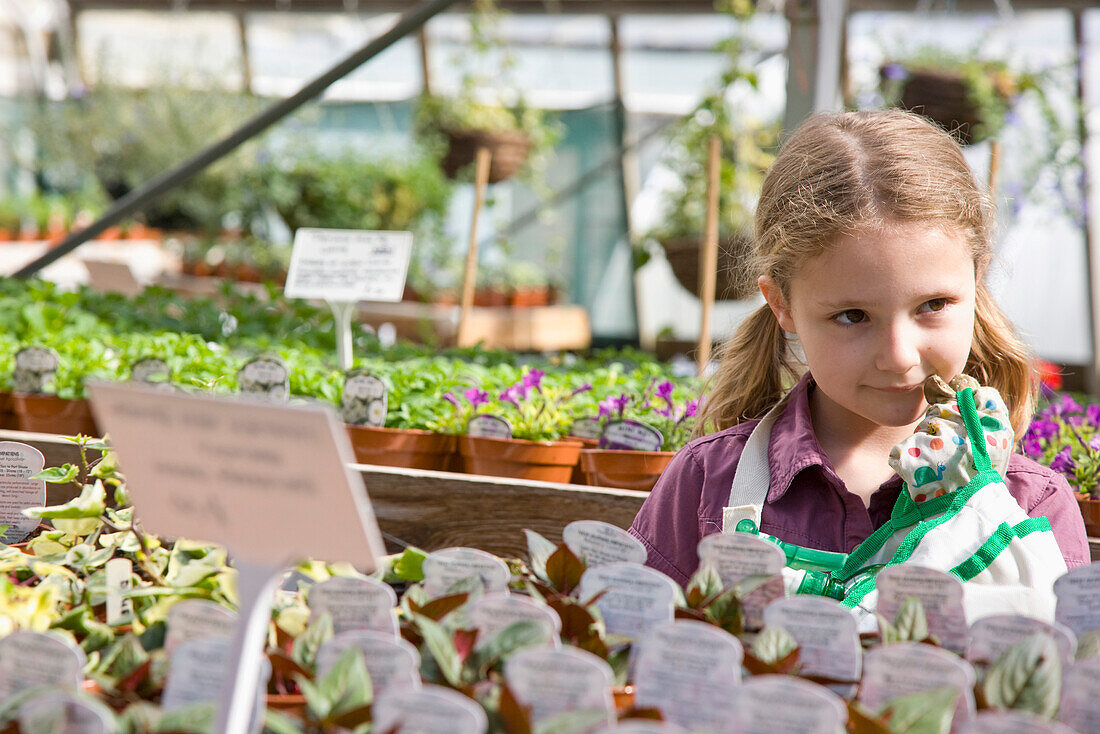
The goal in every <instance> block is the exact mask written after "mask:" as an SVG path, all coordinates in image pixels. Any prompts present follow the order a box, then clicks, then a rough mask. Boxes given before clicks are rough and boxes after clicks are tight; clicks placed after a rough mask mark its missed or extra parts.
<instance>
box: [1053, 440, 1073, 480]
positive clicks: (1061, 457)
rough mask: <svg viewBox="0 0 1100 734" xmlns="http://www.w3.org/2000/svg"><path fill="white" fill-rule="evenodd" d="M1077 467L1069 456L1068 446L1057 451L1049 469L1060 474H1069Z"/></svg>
mask: <svg viewBox="0 0 1100 734" xmlns="http://www.w3.org/2000/svg"><path fill="white" fill-rule="evenodd" d="M1076 467H1077V464H1076V463H1075V462H1074V461H1073V459H1072V458H1071V457H1070V455H1069V446H1066V447H1065V448H1064V449H1062V450H1061V451H1059V452H1058V453H1057V454H1056V455H1055V457H1054V459H1053V460H1052V461H1051V462H1050V468H1051V469H1053V470H1054V471H1056V472H1060V473H1062V474H1069V473H1070V472H1072V471H1073V470H1074V469H1075V468H1076Z"/></svg>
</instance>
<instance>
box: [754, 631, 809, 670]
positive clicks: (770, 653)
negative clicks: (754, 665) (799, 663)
mask: <svg viewBox="0 0 1100 734" xmlns="http://www.w3.org/2000/svg"><path fill="white" fill-rule="evenodd" d="M797 649H798V643H797V642H796V641H795V639H794V636H793V635H792V634H791V633H790V632H788V631H787V630H785V629H783V628H782V627H765V628H764V629H763V630H762V631H761V632H760V634H759V635H757V636H756V639H755V640H753V643H752V648H751V652H752V654H753V656H755V657H756V658H757V659H758V660H760V662H762V663H766V664H768V665H775V664H776V663H777V662H779V661H780V660H782V659H783V658H785V657H787V656H788V655H790V654H791V653H792V652H794V651H795V650H797Z"/></svg>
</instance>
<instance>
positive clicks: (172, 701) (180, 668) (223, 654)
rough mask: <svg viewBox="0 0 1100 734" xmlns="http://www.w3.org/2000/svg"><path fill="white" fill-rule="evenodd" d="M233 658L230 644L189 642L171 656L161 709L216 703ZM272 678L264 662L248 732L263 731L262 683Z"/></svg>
mask: <svg viewBox="0 0 1100 734" xmlns="http://www.w3.org/2000/svg"><path fill="white" fill-rule="evenodd" d="M232 654H233V641H232V640H223V639H217V638H207V639H204V640H189V641H187V642H185V643H183V644H182V645H180V646H179V648H177V649H176V651H175V652H174V653H172V657H171V659H170V661H169V669H168V680H167V681H166V682H165V684H164V694H163V695H162V696H161V699H160V706H161V708H162V709H164V710H165V711H174V710H176V709H181V708H184V707H185V706H190V705H191V704H196V703H210V702H216V701H218V700H219V699H221V697H222V693H223V690H224V688H225V685H226V675H227V673H228V672H229V661H230V657H231V655H232ZM270 675H271V665H270V663H268V661H267V660H266V659H265V660H264V661H263V665H261V667H260V676H259V680H258V681H257V683H258V685H257V686H256V703H255V707H254V709H253V712H252V721H251V725H250V727H249V730H250V731H252V732H255V733H257V734H258V732H259V730H260V729H261V728H262V727H263V707H264V703H265V700H266V698H267V696H266V692H265V685H264V684H265V683H266V681H267V679H268V677H269V676H270Z"/></svg>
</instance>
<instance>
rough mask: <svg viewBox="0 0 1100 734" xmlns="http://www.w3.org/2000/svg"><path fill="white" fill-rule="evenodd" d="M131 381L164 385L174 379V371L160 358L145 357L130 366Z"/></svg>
mask: <svg viewBox="0 0 1100 734" xmlns="http://www.w3.org/2000/svg"><path fill="white" fill-rule="evenodd" d="M130 379H131V380H133V381H134V382H149V383H153V384H158V383H164V382H167V381H168V380H171V379H172V369H171V368H170V367H169V366H168V363H167V362H165V361H164V360H163V359H160V358H159V357H145V358H144V359H139V360H138V361H136V362H134V363H133V365H131V366H130Z"/></svg>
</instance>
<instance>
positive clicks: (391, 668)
mask: <svg viewBox="0 0 1100 734" xmlns="http://www.w3.org/2000/svg"><path fill="white" fill-rule="evenodd" d="M351 648H358V649H360V650H362V651H363V659H364V660H365V661H366V663H367V673H369V674H370V684H371V688H372V689H373V690H374V695H375V696H376V697H377V696H379V695H381V694H383V693H385V692H386V691H389V690H395V691H396V690H402V689H407V688H419V687H420V653H419V652H417V649H416V648H415V647H413V646H412V645H410V644H409V643H408V642H406V641H405V640H402V639H400V638H396V637H394V636H393V635H392V634H390V633H388V632H376V631H374V630H353V631H351V632H343V633H341V634H338V635H336V636H334V637H333V638H332V639H331V640H328V641H326V642H325V643H324V644H322V645H321V647H320V649H319V650H318V651H317V677H318V678H322V677H324V676H325V675H326V674H327V673H328V672H329V671H330V670H332V667H333V666H334V665H336V662H337V661H338V660H339V659H340V656H341V655H343V654H344V652H345V651H347V650H349V649H351Z"/></svg>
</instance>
